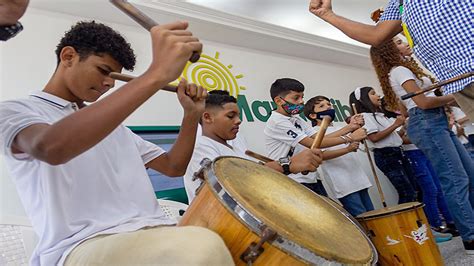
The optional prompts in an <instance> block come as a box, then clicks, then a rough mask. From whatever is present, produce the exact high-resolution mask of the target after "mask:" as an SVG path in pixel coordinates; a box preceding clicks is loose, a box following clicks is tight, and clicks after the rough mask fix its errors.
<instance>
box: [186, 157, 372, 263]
mask: <svg viewBox="0 0 474 266" xmlns="http://www.w3.org/2000/svg"><path fill="white" fill-rule="evenodd" d="M211 168H212V169H211V170H209V169H208V170H207V171H205V172H204V175H205V177H206V182H205V184H204V185H203V186H202V187H201V190H200V192H199V193H198V195H197V196H196V197H195V199H194V201H193V202H192V204H191V205H190V206H189V208H188V209H187V210H186V213H185V215H184V216H183V218H182V219H181V221H180V223H179V225H196V226H203V227H206V228H209V229H211V230H213V231H215V232H216V233H218V234H219V235H220V236H221V237H222V238H223V240H224V242H225V243H226V245H227V247H228V248H229V250H230V252H231V254H232V256H233V258H234V261H235V263H236V264H238V265H240V264H242V265H244V264H245V263H244V261H242V260H241V259H240V256H241V254H242V253H243V252H244V251H245V250H246V249H247V248H248V246H249V245H250V244H251V243H252V242H255V243H257V242H259V240H260V238H261V237H260V236H259V235H258V234H256V233H255V232H254V231H253V230H251V229H249V227H248V226H247V225H246V224H245V222H244V221H242V219H240V218H239V216H238V215H236V214H235V212H233V210H231V209H230V208H229V207H228V206H227V205H226V204H224V203H223V201H222V199H221V198H219V196H218V195H217V194H219V193H216V191H215V190H214V188H213V187H212V185H210V184H209V183H210V181H209V177H210V176H215V177H217V179H218V181H219V182H218V183H219V185H222V187H224V188H225V191H226V193H228V194H229V195H230V196H231V197H232V198H233V199H235V200H236V202H238V203H239V205H241V206H242V208H243V209H245V210H246V211H248V212H249V213H251V214H252V216H254V217H256V218H258V220H259V221H261V222H262V224H264V225H266V226H268V227H269V228H270V229H272V230H274V231H275V232H277V234H278V235H279V236H280V237H282V238H284V239H290V240H291V241H293V242H294V243H296V244H297V245H299V246H300V247H304V248H305V249H307V250H310V252H311V253H313V254H316V255H317V256H319V257H322V258H324V259H325V260H329V261H333V262H339V263H344V264H354V265H355V264H358V265H367V264H371V263H373V259H374V253H375V251H374V250H373V246H372V244H371V243H370V241H369V240H368V239H367V238H366V236H365V235H364V233H363V232H362V229H361V228H359V227H358V226H357V225H355V224H354V222H352V221H351V220H350V219H348V218H347V217H346V216H345V215H343V214H342V213H341V211H339V210H338V209H337V208H335V207H334V206H332V205H331V204H330V203H328V202H327V199H324V198H323V197H320V196H319V195H316V194H315V193H313V192H311V191H310V190H308V189H306V188H305V187H304V186H302V185H300V184H298V183H297V182H295V181H293V180H291V179H289V178H288V177H286V176H284V175H282V174H280V173H278V172H276V171H273V170H271V169H269V168H267V167H265V166H261V165H259V164H256V163H254V162H251V161H248V160H244V159H240V158H234V157H220V158H218V159H216V160H215V161H214V163H213V164H212V167H211ZM214 173H215V175H214ZM211 183H212V182H211ZM277 241H278V239H277V240H275V241H274V242H273V244H275V242H277ZM273 244H269V243H265V244H264V245H263V247H264V249H265V251H264V252H263V253H262V254H261V255H260V256H259V257H258V258H257V260H256V261H255V262H254V264H256V265H305V264H308V261H305V260H304V259H302V258H298V256H295V255H294V254H293V253H292V252H291V251H288V250H286V251H285V250H284V249H281V248H280V247H279V246H278V245H276V246H275V245H273Z"/></svg>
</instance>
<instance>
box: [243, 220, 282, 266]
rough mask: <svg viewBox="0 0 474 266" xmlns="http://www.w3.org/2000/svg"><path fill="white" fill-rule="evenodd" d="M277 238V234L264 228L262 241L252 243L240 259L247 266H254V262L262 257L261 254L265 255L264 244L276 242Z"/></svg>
mask: <svg viewBox="0 0 474 266" xmlns="http://www.w3.org/2000/svg"><path fill="white" fill-rule="evenodd" d="M276 236H277V233H276V232H275V231H273V230H271V229H270V228H268V227H266V226H265V227H263V228H262V236H261V238H260V241H258V243H255V242H252V243H250V245H249V246H248V247H247V249H246V250H245V251H244V253H242V255H240V259H241V260H243V261H244V262H246V263H247V265H252V264H253V262H255V260H256V259H257V258H258V257H259V256H260V254H262V253H263V251H264V250H265V249H264V248H263V244H264V243H265V242H268V243H271V242H273V240H275V238H276Z"/></svg>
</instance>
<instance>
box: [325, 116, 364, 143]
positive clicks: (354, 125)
mask: <svg viewBox="0 0 474 266" xmlns="http://www.w3.org/2000/svg"><path fill="white" fill-rule="evenodd" d="M363 125H364V117H363V116H362V115H361V114H357V115H354V116H352V117H351V120H350V123H349V124H347V125H346V126H344V127H343V128H341V129H339V130H336V131H334V132H331V133H330V134H326V135H325V136H324V137H340V136H344V135H347V134H349V133H351V132H353V131H354V130H357V129H359V128H360V127H362V126H363Z"/></svg>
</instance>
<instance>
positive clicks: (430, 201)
mask: <svg viewBox="0 0 474 266" xmlns="http://www.w3.org/2000/svg"><path fill="white" fill-rule="evenodd" d="M404 153H405V155H406V156H407V157H408V159H409V161H410V165H411V167H412V169H413V172H414V175H415V177H416V181H417V182H418V185H419V187H420V188H421V190H422V194H423V203H424V204H425V207H424V210H425V214H426V218H428V222H429V223H430V225H431V226H433V227H439V226H441V225H442V221H441V217H440V213H441V214H442V215H443V217H444V219H445V221H446V222H447V223H453V218H452V217H451V214H450V213H449V210H448V205H447V203H446V200H445V198H444V194H443V191H442V189H441V185H440V183H439V178H438V176H437V175H436V173H435V171H434V169H433V166H432V165H431V163H430V161H429V160H428V158H426V156H425V155H424V154H423V152H422V151H421V150H409V151H404Z"/></svg>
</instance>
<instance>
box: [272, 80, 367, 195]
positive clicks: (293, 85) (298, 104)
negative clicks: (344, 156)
mask: <svg viewBox="0 0 474 266" xmlns="http://www.w3.org/2000/svg"><path fill="white" fill-rule="evenodd" d="M270 95H271V97H272V100H273V101H274V102H275V103H276V105H277V109H276V110H274V111H273V112H272V114H271V116H270V118H269V119H268V121H267V124H266V125H265V130H264V133H265V146H266V149H267V153H268V156H269V157H270V158H272V159H274V160H278V161H281V162H288V161H289V162H290V165H291V160H292V157H293V156H295V155H297V154H298V153H300V152H302V151H304V150H305V149H308V148H310V147H311V145H312V143H313V140H314V137H315V135H316V132H317V130H316V129H314V128H312V127H311V126H310V125H309V124H308V123H307V122H306V121H304V120H303V118H301V117H300V116H299V114H300V113H301V112H302V111H303V109H304V100H303V96H304V85H303V84H302V83H301V82H299V81H298V80H295V79H291V78H282V79H277V80H276V81H275V82H274V83H273V84H272V86H271V88H270ZM365 137H366V134H365V131H360V132H358V133H354V134H353V133H351V134H349V135H348V138H349V139H351V140H354V141H359V140H361V139H364V138H365ZM345 142H346V141H345V140H343V139H341V138H338V137H336V138H331V137H326V138H324V139H323V142H322V145H321V147H329V146H334V145H339V144H343V143H345ZM335 152H336V153H337V151H326V152H324V155H323V156H324V157H328V156H331V154H334V153H335ZM286 174H288V177H290V178H291V179H293V180H295V181H297V182H299V183H301V184H303V185H304V186H306V187H307V188H309V189H311V190H313V191H314V192H316V193H318V194H320V195H323V196H327V193H326V190H325V189H324V187H323V185H322V184H321V181H319V182H318V179H319V178H318V174H317V172H310V173H308V174H303V173H299V174H290V173H289V172H287V173H286Z"/></svg>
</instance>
